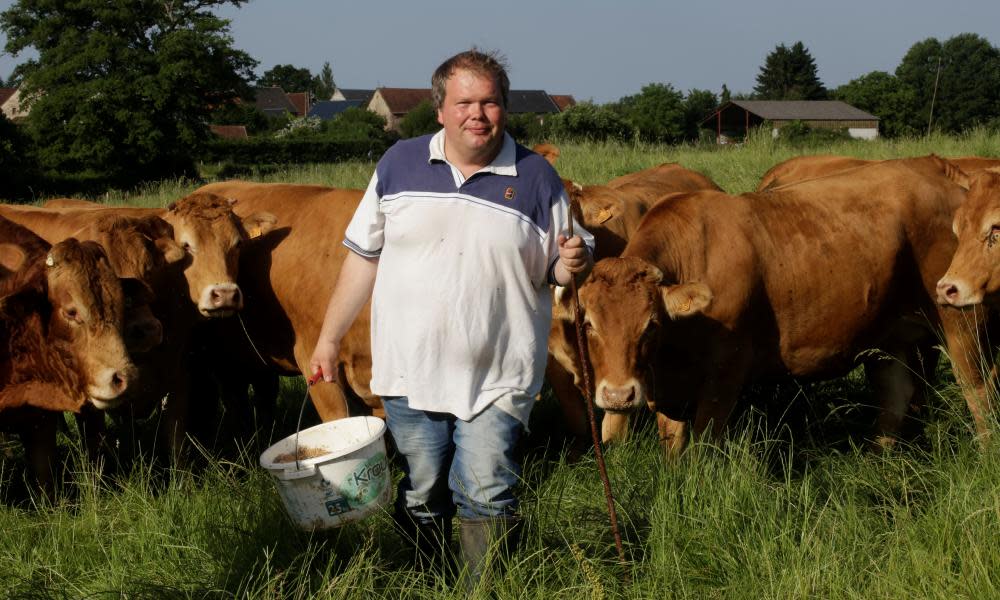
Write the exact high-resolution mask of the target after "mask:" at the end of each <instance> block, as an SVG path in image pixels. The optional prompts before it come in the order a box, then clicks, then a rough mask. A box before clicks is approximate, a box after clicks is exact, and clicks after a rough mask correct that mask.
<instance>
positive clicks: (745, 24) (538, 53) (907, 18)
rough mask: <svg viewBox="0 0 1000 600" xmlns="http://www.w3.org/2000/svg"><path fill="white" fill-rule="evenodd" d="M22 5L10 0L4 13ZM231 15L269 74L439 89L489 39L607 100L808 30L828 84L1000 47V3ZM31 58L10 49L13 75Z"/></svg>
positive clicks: (447, 7)
mask: <svg viewBox="0 0 1000 600" xmlns="http://www.w3.org/2000/svg"><path fill="white" fill-rule="evenodd" d="M12 4H13V2H12V1H11V0H0V10H6V9H7V8H9V7H10V6H11V5H12ZM491 6H492V7H491ZM348 7H349V8H348ZM221 13H222V14H223V15H224V16H226V17H227V18H229V19H231V20H232V35H233V38H234V40H235V45H236V47H238V48H241V49H243V50H245V51H247V52H248V53H250V54H251V55H252V56H253V57H254V58H256V59H257V60H258V61H260V66H259V67H258V72H259V73H262V72H263V71H264V70H266V69H268V68H270V67H272V66H274V65H276V64H293V65H295V66H299V67H306V68H308V69H310V70H311V71H313V72H314V73H318V72H319V69H320V68H321V67H322V65H323V62H324V61H329V62H330V64H331V66H332V67H333V75H334V79H335V80H336V82H337V84H338V85H340V86H342V87H348V88H374V87H376V86H379V85H385V86H396V87H429V85H430V83H429V82H430V75H431V72H432V71H433V70H434V67H436V66H437V65H438V64H439V63H440V62H441V61H442V60H444V59H445V58H447V57H448V56H450V55H452V54H454V53H455V52H458V51H460V50H464V49H466V48H468V47H470V46H472V45H477V46H480V47H483V48H491V49H498V50H500V51H501V52H503V53H504V54H505V55H506V56H507V58H508V61H509V63H510V75H511V85H512V87H514V88H519V89H545V90H546V91H548V92H550V93H553V94H573V95H574V96H576V98H577V99H578V100H587V99H592V100H594V101H596V102H608V101H612V100H616V99H618V98H620V97H621V96H624V95H628V94H634V93H636V92H638V91H639V90H640V88H642V86H643V85H645V84H647V83H651V82H656V83H670V84H673V85H674V87H676V88H678V89H680V90H682V91H687V90H690V89H692V88H700V89H709V90H711V91H713V92H715V93H718V92H719V90H720V89H721V87H722V84H723V83H725V84H726V85H728V87H729V89H730V90H732V91H734V92H737V91H751V90H752V88H753V86H754V81H755V78H756V75H757V71H758V69H759V67H760V65H761V64H763V62H764V58H765V57H766V56H767V54H768V53H769V52H771V51H772V50H773V49H774V47H775V46H776V45H777V44H779V43H785V44H786V45H791V44H793V43H794V42H796V41H799V40H801V41H802V42H803V43H804V44H805V45H806V47H807V48H809V51H810V52H811V53H812V55H813V58H815V60H816V64H817V67H818V69H819V75H820V79H821V80H822V81H823V82H824V84H826V85H827V87H836V86H838V85H840V84H842V83H846V82H847V81H850V80H851V79H854V78H856V77H858V76H860V75H863V74H865V73H868V72H869V71H873V70H884V71H890V72H891V71H893V70H894V69H895V68H896V66H897V65H898V64H899V61H900V59H901V58H902V57H903V55H904V54H905V53H906V51H907V50H908V49H909V47H910V46H911V45H913V44H914V43H915V42H917V41H920V40H922V39H925V38H928V37H936V38H938V39H940V40H942V41H943V40H945V39H947V38H949V37H951V36H953V35H955V34H958V33H963V32H972V33H978V34H979V35H982V36H983V37H985V38H987V39H988V40H989V41H990V42H991V43H992V44H994V45H1000V1H998V0H951V1H950V2H941V1H940V0H933V1H932V0H867V1H861V0H838V1H836V2H829V1H826V2H817V1H814V0H758V1H757V2H738V1H731V0H727V1H722V0H704V1H702V2H691V1H686V2H669V1H658V2H654V1H648V2H647V1H643V0H614V1H612V0H606V1H596V0H577V1H573V2H570V1H568V0H534V1H526V0H506V1H505V2H495V3H492V4H487V3H481V2H473V1H470V0H465V1H464V2H459V1H455V0H422V1H420V2H412V1H405V2H400V1H396V0H383V1H382V2H364V1H360V2H359V1H352V2H349V3H348V2H330V1H329V0H327V1H321V0H282V1H278V0H254V1H251V2H249V3H248V4H245V5H244V6H242V7H241V8H239V9H235V8H230V7H227V8H225V9H223V10H222V11H221ZM5 42H6V38H5V37H4V36H3V35H2V34H0V43H5ZM18 62H20V61H19V60H18V59H15V58H13V57H11V56H9V55H6V54H3V55H0V75H2V76H4V77H6V76H7V75H9V74H10V71H11V70H12V69H13V67H14V65H16V64H17V63H18Z"/></svg>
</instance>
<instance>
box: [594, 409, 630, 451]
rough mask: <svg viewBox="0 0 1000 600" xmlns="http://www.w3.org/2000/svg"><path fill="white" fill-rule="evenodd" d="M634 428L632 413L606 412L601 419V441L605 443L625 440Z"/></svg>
mask: <svg viewBox="0 0 1000 600" xmlns="http://www.w3.org/2000/svg"><path fill="white" fill-rule="evenodd" d="M631 429H632V413H630V412H628V413H622V412H605V413H604V417H603V418H602V419H601V441H602V442H604V443H605V444H613V443H615V442H624V441H625V440H627V439H628V437H629V433H630V431H631Z"/></svg>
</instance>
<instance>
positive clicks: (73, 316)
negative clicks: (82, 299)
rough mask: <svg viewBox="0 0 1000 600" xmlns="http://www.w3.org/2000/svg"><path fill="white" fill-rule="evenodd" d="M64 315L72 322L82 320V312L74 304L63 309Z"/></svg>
mask: <svg viewBox="0 0 1000 600" xmlns="http://www.w3.org/2000/svg"><path fill="white" fill-rule="evenodd" d="M63 317H65V318H66V320H67V321H69V322H70V323H79V322H80V312H79V311H78V310H76V308H74V307H72V306H70V307H69V308H64V309H63Z"/></svg>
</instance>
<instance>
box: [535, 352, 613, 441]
mask: <svg viewBox="0 0 1000 600" xmlns="http://www.w3.org/2000/svg"><path fill="white" fill-rule="evenodd" d="M545 378H546V379H547V380H548V382H549V387H551V388H552V395H554V396H555V397H556V401H557V402H559V408H560V409H562V414H563V421H564V422H565V424H566V429H567V430H568V431H569V432H570V433H571V434H572V435H574V436H576V437H577V438H582V439H587V438H588V437H590V425H589V422H588V419H587V406H586V405H585V404H584V402H585V400H584V398H583V396H582V395H581V394H580V390H579V388H577V387H576V384H575V383H574V377H573V373H572V372H571V371H570V370H569V369H567V368H566V365H564V364H562V363H561V362H560V361H559V360H557V359H556V357H555V356H553V355H552V354H549V361H548V363H547V364H546V365H545ZM604 441H605V442H607V441H609V440H608V438H607V437H604Z"/></svg>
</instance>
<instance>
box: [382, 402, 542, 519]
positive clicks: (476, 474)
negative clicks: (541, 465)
mask: <svg viewBox="0 0 1000 600" xmlns="http://www.w3.org/2000/svg"><path fill="white" fill-rule="evenodd" d="M382 404H383V405H384V406H385V417H386V423H387V425H388V426H389V431H390V432H391V433H392V438H393V440H394V441H395V443H396V448H397V450H398V451H399V454H400V457H401V458H402V462H403V473H404V474H405V477H403V479H402V481H400V482H399V488H398V493H397V494H396V511H397V513H398V514H403V513H404V512H405V513H409V515H410V516H411V517H412V518H413V519H414V520H415V521H417V522H429V521H430V520H432V519H440V518H446V519H450V518H451V517H452V516H453V515H454V514H455V510H456V508H457V509H458V516H459V517H461V518H463V519H483V518H488V517H498V516H503V517H509V516H514V515H515V514H516V513H517V498H515V497H514V492H513V487H514V486H515V485H516V484H517V482H518V481H519V480H520V477H521V465H520V464H519V463H518V461H517V460H516V459H515V457H514V447H515V446H516V445H517V440H518V438H519V437H520V436H521V430H522V429H523V426H522V425H521V422H520V421H518V420H517V419H515V418H514V417H512V416H510V415H509V414H507V413H505V412H504V411H502V410H500V409H499V408H496V406H489V407H488V408H487V409H486V410H484V411H483V412H481V413H479V414H478V415H476V416H475V417H474V418H473V419H472V420H471V421H463V420H461V419H459V418H458V417H455V416H453V415H450V414H447V413H436V412H429V411H422V410H414V409H412V408H410V407H409V405H408V403H407V400H406V397H405V396H396V397H389V398H382ZM449 496H450V497H449Z"/></svg>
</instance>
